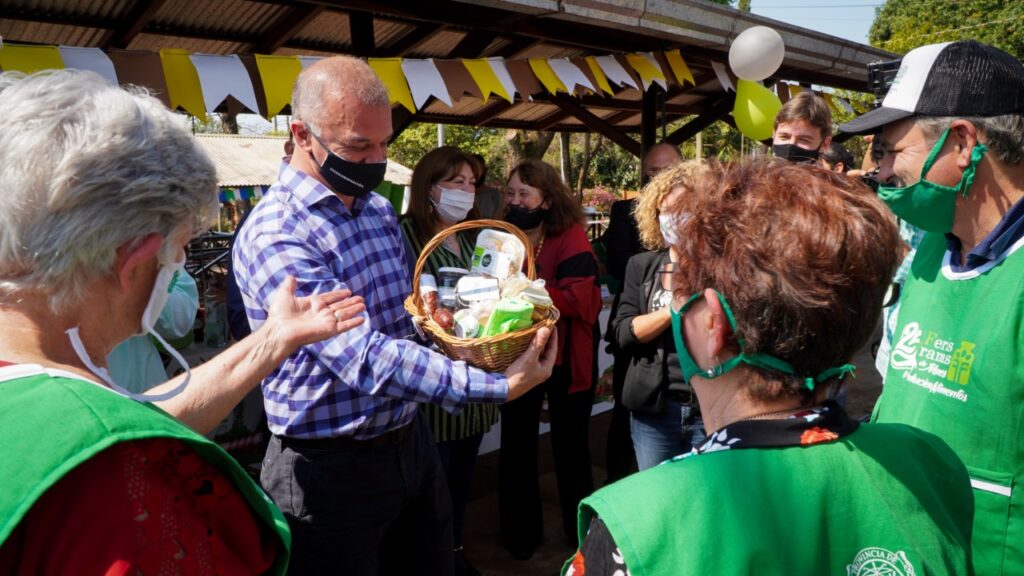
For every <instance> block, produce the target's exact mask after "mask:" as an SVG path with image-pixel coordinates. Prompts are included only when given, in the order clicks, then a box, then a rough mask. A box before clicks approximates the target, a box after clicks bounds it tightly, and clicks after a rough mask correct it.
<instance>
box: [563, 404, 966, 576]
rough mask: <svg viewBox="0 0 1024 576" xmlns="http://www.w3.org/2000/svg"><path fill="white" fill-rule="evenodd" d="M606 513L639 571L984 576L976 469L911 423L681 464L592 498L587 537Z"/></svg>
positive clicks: (638, 575) (646, 575)
mask: <svg viewBox="0 0 1024 576" xmlns="http://www.w3.org/2000/svg"><path fill="white" fill-rule="evenodd" d="M594 514H597V515H599V516H600V517H601V519H602V520H603V521H604V523H605V525H606V526H607V527H608V531H609V532H610V533H611V535H612V537H613V538H614V540H615V543H616V544H617V545H618V547H619V550H620V551H621V552H622V556H623V559H624V560H625V562H626V567H627V568H628V569H629V573H630V574H632V575H633V576H656V575H673V576H674V575H677V574H715V575H716V576H728V575H732V574H737V575H738V574H758V575H759V576H763V575H775V574H778V575H780V576H781V575H787V576H789V575H794V574H801V575H803V574H807V575H810V574H832V575H849V576H861V575H864V576H866V575H869V574H902V575H909V574H917V575H918V576H923V575H925V574H943V575H950V574H972V573H973V572H972V571H971V569H970V558H969V550H968V548H969V546H970V530H971V489H970V485H969V484H968V478H967V473H966V471H965V470H964V468H963V465H962V464H961V463H960V461H959V460H958V459H957V458H956V456H955V455H954V454H953V453H952V452H951V451H950V449H949V447H947V446H946V445H945V444H943V443H942V442H941V441H940V440H939V439H937V438H935V437H934V436H932V435H930V434H927V433H924V432H921V431H920V430H915V429H913V428H910V427H908V426H902V425H893V424H885V425H882V424H868V425H862V426H860V427H859V428H858V429H857V430H856V431H854V432H853V433H851V434H849V435H847V436H844V437H843V438H841V439H839V440H836V441H834V442H828V443H823V444H815V445H813V446H808V447H802V446H792V447H783V448H744V449H733V450H721V451H717V452H707V453H703V454H699V455H696V456H691V457H688V458H683V459H680V460H676V461H669V462H666V463H664V464H661V465H659V466H655V467H654V468H651V469H650V470H647V471H644V472H641V473H638V474H634V475H632V476H630V477H627V478H626V479H624V480H622V481H620V482H617V483H615V484H612V485H611V486H608V487H606V488H604V489H602V490H600V491H598V492H596V493H595V494H594V495H592V496H591V497H589V498H587V499H586V500H584V501H583V502H582V503H581V504H580V516H579V535H580V540H582V539H583V537H584V535H585V533H586V530H587V527H588V526H589V525H590V520H591V518H592V517H593V515H594Z"/></svg>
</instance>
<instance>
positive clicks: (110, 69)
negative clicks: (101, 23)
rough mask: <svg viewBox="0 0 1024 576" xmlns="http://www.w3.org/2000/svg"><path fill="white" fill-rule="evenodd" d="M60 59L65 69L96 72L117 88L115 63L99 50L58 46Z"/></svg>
mask: <svg viewBox="0 0 1024 576" xmlns="http://www.w3.org/2000/svg"><path fill="white" fill-rule="evenodd" d="M57 49H58V50H59V51H60V59H61V60H63V61H64V67H65V68H74V69H75V70H88V71H89V72H95V73H97V74H99V75H100V76H103V78H104V79H105V80H106V81H107V82H109V83H110V84H111V85H112V86H117V72H116V71H114V63H113V62H111V61H110V58H108V57H107V55H106V54H104V53H103V50H100V49H99V48H81V47H78V46H58V47H57Z"/></svg>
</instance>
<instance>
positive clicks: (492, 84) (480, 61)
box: [462, 58, 512, 103]
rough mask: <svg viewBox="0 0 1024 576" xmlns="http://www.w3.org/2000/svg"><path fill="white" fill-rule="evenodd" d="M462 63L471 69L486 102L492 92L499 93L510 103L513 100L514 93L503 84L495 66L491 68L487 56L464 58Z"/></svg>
mask: <svg viewBox="0 0 1024 576" xmlns="http://www.w3.org/2000/svg"><path fill="white" fill-rule="evenodd" d="M462 63H463V64H464V65H465V66H466V70H469V75H470V76H472V77H473V82H476V85H477V86H479V87H480V93H481V94H483V95H484V102H487V98H488V96H490V95H491V94H497V95H498V96H501V97H502V98H504V99H505V100H508V101H509V103H511V102H512V95H511V94H509V93H508V90H505V87H504V86H502V84H501V81H500V80H498V75H497V74H495V73H494V68H491V63H490V62H488V61H487V59H486V58H476V59H473V60H463V61H462Z"/></svg>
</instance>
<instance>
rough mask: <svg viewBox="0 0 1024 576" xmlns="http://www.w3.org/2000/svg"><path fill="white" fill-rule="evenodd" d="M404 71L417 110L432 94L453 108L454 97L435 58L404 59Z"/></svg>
mask: <svg viewBox="0 0 1024 576" xmlns="http://www.w3.org/2000/svg"><path fill="white" fill-rule="evenodd" d="M402 72H403V73H404V74H405V79H406V80H407V81H408V83H409V90H410V91H411V92H412V101H413V103H415V104H416V109H417V110H419V109H421V108H423V106H424V105H425V104H426V103H427V100H429V99H430V97H431V96H433V97H434V98H437V99H438V100H440V101H442V102H444V103H445V104H447V105H448V107H449V108H451V106H452V97H451V95H450V94H449V93H448V87H447V86H445V83H444V78H442V77H441V73H440V72H439V71H438V70H437V66H436V65H434V61H433V60H402Z"/></svg>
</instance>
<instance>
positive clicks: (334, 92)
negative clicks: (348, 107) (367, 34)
mask: <svg viewBox="0 0 1024 576" xmlns="http://www.w3.org/2000/svg"><path fill="white" fill-rule="evenodd" d="M343 98H355V100H356V101H357V102H360V103H361V104H365V105H367V106H390V105H391V100H390V99H389V98H388V89H387V88H386V87H385V86H384V83H383V82H381V81H380V78H378V77H377V74H376V73H375V72H374V71H373V69H372V68H370V66H369V64H367V63H366V62H364V61H362V60H360V59H358V58H353V57H351V56H332V57H330V58H325V59H323V60H321V61H319V62H317V63H315V64H313V65H312V66H310V67H309V68H306V69H305V70H303V71H302V73H300V74H299V77H298V78H296V80H295V88H294V89H293V90H292V116H294V117H295V118H296V119H298V120H302V121H303V122H305V123H307V124H309V125H310V126H311V127H312V128H313V130H314V131H315V132H317V133H319V132H320V129H321V127H322V125H323V119H324V118H323V113H324V109H325V106H324V102H326V101H328V100H330V99H334V100H341V99H343Z"/></svg>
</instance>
